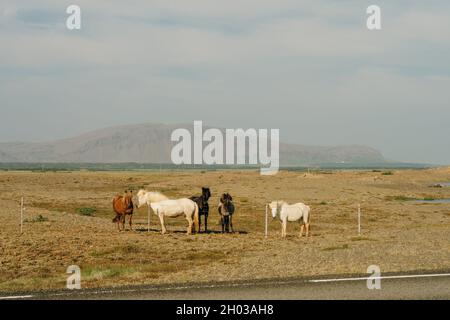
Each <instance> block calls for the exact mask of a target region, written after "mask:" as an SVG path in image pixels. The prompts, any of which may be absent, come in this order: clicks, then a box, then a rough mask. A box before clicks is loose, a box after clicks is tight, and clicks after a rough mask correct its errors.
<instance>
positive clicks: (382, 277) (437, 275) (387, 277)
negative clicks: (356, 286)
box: [309, 273, 450, 283]
mask: <svg viewBox="0 0 450 320" xmlns="http://www.w3.org/2000/svg"><path fill="white" fill-rule="evenodd" d="M429 277H450V273H434V274H411V275H403V276H400V275H399V276H380V277H356V278H338V279H316V280H309V282H314V283H317V282H339V281H360V280H368V279H405V278H429Z"/></svg>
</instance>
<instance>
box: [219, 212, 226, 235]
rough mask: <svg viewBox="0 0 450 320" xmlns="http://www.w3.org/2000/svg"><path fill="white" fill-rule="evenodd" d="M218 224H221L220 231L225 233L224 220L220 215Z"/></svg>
mask: <svg viewBox="0 0 450 320" xmlns="http://www.w3.org/2000/svg"><path fill="white" fill-rule="evenodd" d="M220 224H221V225H222V233H225V220H224V218H223V216H221V217H220Z"/></svg>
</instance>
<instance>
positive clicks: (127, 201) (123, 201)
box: [112, 190, 134, 231]
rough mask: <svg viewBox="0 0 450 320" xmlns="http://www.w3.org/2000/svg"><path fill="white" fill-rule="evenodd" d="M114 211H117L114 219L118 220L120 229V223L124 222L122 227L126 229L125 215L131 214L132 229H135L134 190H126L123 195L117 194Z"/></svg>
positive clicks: (113, 202)
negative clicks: (133, 222) (133, 220)
mask: <svg viewBox="0 0 450 320" xmlns="http://www.w3.org/2000/svg"><path fill="white" fill-rule="evenodd" d="M112 205H113V209H114V212H115V213H116V217H115V218H114V219H113V222H117V228H118V229H119V231H120V223H122V228H123V230H125V217H126V215H129V216H130V220H129V221H130V229H131V230H133V226H132V218H133V207H134V205H133V191H131V190H130V191H129V192H128V190H125V193H124V195H123V196H121V195H117V196H115V197H114V199H113V201H112Z"/></svg>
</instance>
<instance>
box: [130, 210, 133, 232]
mask: <svg viewBox="0 0 450 320" xmlns="http://www.w3.org/2000/svg"><path fill="white" fill-rule="evenodd" d="M132 220H133V215H132V214H130V230H131V231H133V223H132Z"/></svg>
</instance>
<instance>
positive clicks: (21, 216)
mask: <svg viewBox="0 0 450 320" xmlns="http://www.w3.org/2000/svg"><path fill="white" fill-rule="evenodd" d="M22 233H23V197H21V198H20V234H22Z"/></svg>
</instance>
